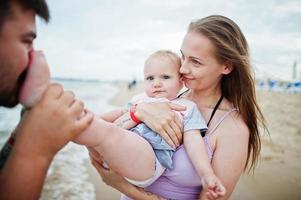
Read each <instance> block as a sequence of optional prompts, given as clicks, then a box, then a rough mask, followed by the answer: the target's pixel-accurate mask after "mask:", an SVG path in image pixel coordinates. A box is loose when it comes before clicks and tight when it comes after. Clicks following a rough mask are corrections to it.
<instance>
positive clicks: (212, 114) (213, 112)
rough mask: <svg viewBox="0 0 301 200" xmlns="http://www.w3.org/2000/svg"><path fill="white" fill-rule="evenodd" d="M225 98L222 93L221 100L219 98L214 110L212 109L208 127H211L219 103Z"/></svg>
mask: <svg viewBox="0 0 301 200" xmlns="http://www.w3.org/2000/svg"><path fill="white" fill-rule="evenodd" d="M223 98H224V96H223V95H222V96H221V97H220V98H219V100H218V102H217V103H216V105H215V106H214V108H213V111H212V113H211V115H210V119H209V121H208V123H207V127H209V124H210V122H211V119H212V118H213V116H214V114H215V112H216V110H217V109H218V107H219V105H220V104H221V102H222V100H223Z"/></svg>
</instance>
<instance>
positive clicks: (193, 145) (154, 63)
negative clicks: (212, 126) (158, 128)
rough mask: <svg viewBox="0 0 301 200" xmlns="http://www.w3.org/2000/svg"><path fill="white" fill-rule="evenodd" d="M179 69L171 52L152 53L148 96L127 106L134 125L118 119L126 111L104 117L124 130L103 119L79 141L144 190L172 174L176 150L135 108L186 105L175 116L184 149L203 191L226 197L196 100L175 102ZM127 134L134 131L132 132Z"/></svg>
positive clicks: (147, 75)
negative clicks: (137, 116) (168, 172)
mask: <svg viewBox="0 0 301 200" xmlns="http://www.w3.org/2000/svg"><path fill="white" fill-rule="evenodd" d="M180 66H181V61H180V57H179V56H177V55H176V54H175V53H173V52H171V51H157V52H155V53H153V54H152V55H151V56H150V57H149V58H148V59H147V60H146V62H145V65H144V84H145V93H143V94H140V95H136V96H135V97H134V98H133V99H132V101H131V102H130V103H129V104H130V105H129V106H128V108H129V110H130V115H131V117H132V121H128V122H127V123H124V117H125V118H127V115H126V116H123V117H121V118H118V117H119V116H121V115H122V114H123V110H122V109H118V110H115V111H112V112H109V113H106V114H104V115H103V117H104V118H105V119H108V118H110V120H109V121H114V122H115V123H116V124H117V125H118V126H119V127H121V128H122V129H121V128H118V127H117V126H116V125H113V124H109V123H104V122H101V121H100V120H99V121H98V122H97V123H96V122H95V123H92V124H91V128H88V129H87V130H86V131H85V132H84V133H83V134H82V135H80V136H79V138H77V139H76V140H75V141H76V142H77V143H79V144H83V145H87V146H88V147H91V148H92V149H93V150H95V151H97V152H98V153H99V154H101V156H102V157H103V159H104V160H105V162H106V164H108V166H109V167H110V168H112V169H114V170H116V171H118V172H119V173H120V174H121V175H123V176H125V177H126V179H127V180H128V181H129V182H131V183H132V184H135V185H137V186H139V187H142V188H145V187H147V186H149V185H151V184H152V183H153V182H155V181H156V180H157V179H158V178H159V177H160V176H161V175H162V173H163V172H164V171H165V169H169V170H172V169H173V164H172V163H173V162H172V156H173V153H174V151H175V150H174V148H172V147H170V146H169V145H168V144H167V143H166V142H165V141H164V140H163V138H162V137H161V136H160V135H158V134H157V133H155V132H153V131H152V130H151V129H150V128H148V127H147V126H146V125H145V124H143V123H139V121H136V120H135V116H134V115H133V111H134V109H135V105H136V104H137V103H142V102H148V103H150V102H152V103H155V102H169V101H172V102H173V103H177V104H180V105H184V106H186V108H187V109H186V110H185V111H182V112H177V115H178V117H179V119H180V120H181V121H182V122H181V123H182V124H183V133H184V146H185V148H186V149H187V152H188V155H189V157H190V159H191V161H192V163H193V166H194V168H195V169H196V171H197V174H198V175H199V176H200V179H201V180H202V186H203V188H205V189H206V190H210V192H211V193H213V194H214V195H216V196H217V197H220V196H223V195H224V194H225V189H224V187H223V185H222V183H221V182H220V180H219V179H218V178H217V177H216V175H215V174H214V172H213V170H212V168H211V166H210V162H209V159H208V154H207V149H206V147H205V145H204V141H203V139H202V136H201V132H205V131H206V130H207V126H206V124H205V122H204V120H203V117H202V116H201V114H200V113H199V111H198V109H197V106H196V105H195V104H194V103H193V102H192V101H189V100H187V99H184V98H177V95H178V93H179V92H180V90H181V89H182V87H183V83H182V81H181V80H180V74H179V69H180ZM134 126H135V127H134ZM132 127H134V128H132ZM130 128H132V129H130ZM125 129H130V131H131V132H130V131H127V130H125ZM138 135H139V136H141V137H139V136H138ZM137 136H138V137H137ZM142 138H144V139H142ZM116 141H118V142H117V143H116ZM196 152H197V153H196Z"/></svg>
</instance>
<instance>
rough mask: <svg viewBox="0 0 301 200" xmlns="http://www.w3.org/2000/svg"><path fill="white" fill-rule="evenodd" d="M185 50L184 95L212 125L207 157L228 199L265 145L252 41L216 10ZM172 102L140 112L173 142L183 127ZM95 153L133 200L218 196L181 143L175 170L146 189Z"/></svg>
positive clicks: (108, 177) (195, 29)
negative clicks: (203, 186) (251, 58)
mask: <svg viewBox="0 0 301 200" xmlns="http://www.w3.org/2000/svg"><path fill="white" fill-rule="evenodd" d="M181 54H182V66H181V68H180V73H181V74H182V79H183V81H184V84H185V86H186V87H187V88H188V91H187V92H185V93H184V94H182V97H183V98H187V99H189V100H192V101H194V102H195V103H196V104H197V106H198V108H199V110H200V111H201V113H202V114H203V116H204V117H205V119H206V120H207V124H208V128H209V130H208V131H207V133H206V135H205V137H204V140H205V142H206V144H207V146H208V156H209V157H210V159H211V164H212V167H213V169H214V171H215V173H216V175H217V176H218V177H219V178H220V179H221V181H222V182H223V184H224V186H225V187H226V190H227V194H226V195H225V196H224V197H223V198H222V199H228V198H229V197H230V195H231V193H232V191H233V190H234V187H235V185H236V183H237V181H238V180H239V177H240V175H241V174H242V173H243V171H244V170H246V169H247V168H248V167H249V169H254V167H255V165H256V161H257V159H258V156H259V152H260V147H261V141H260V134H259V127H258V123H261V124H262V125H263V127H265V122H264V118H263V116H262V113H261V111H260V109H259V107H258V104H257V102H256V97H255V88H254V80H253V78H252V76H251V66H250V61H249V52H248V44H247V41H246V39H245V37H244V35H243V34H242V32H241V30H240V28H239V27H238V26H237V25H236V24H235V23H234V22H233V21H232V20H230V19H228V18H226V17H223V16H218V15H214V16H209V17H206V18H203V19H200V20H197V21H195V22H192V23H191V24H190V25H189V28H188V32H187V34H186V35H185V37H184V40H183V43H182V47H181ZM173 106H174V105H172V106H171V105H168V104H155V105H154V104H152V105H150V104H141V105H138V106H137V109H136V112H135V115H136V117H137V118H139V119H140V120H141V121H143V122H144V123H146V124H147V125H148V126H149V127H150V128H152V129H153V130H155V131H156V132H158V133H159V134H161V135H162V137H164V138H167V142H169V141H170V140H175V139H174V138H177V137H179V136H178V135H177V134H176V133H175V132H177V130H178V129H179V127H177V126H178V125H177V124H178V122H177V119H176V117H175V116H174V115H173V114H172V112H170V111H171V109H172V107H173ZM166 122H168V123H166ZM167 135H168V136H169V138H168V137H166V136H167ZM91 153H92V154H93V152H91ZM93 157H94V160H93V164H94V166H95V167H96V168H97V169H98V171H99V173H100V175H102V177H103V179H104V181H105V182H106V183H107V184H109V185H111V186H113V187H115V188H116V189H118V190H120V191H121V192H123V193H124V194H125V195H127V196H129V197H131V198H133V199H158V198H160V197H163V198H167V199H168V198H170V199H198V198H200V199H213V198H215V196H214V195H213V194H211V193H210V192H207V191H202V189H201V184H200V183H201V181H200V179H199V178H198V176H197V175H196V173H195V171H194V169H193V167H192V165H191V163H190V160H189V159H188V157H187V154H186V151H185V148H184V147H183V146H182V145H181V146H180V147H178V148H177V151H176V153H175V155H174V157H173V160H174V169H173V170H171V171H166V172H165V173H164V174H163V175H162V176H161V178H160V179H158V180H157V181H156V182H155V183H153V184H152V185H151V186H150V187H148V188H146V189H145V191H144V190H141V189H138V188H136V187H135V186H133V185H130V184H129V183H127V182H126V181H125V180H124V179H122V178H121V177H119V176H118V175H116V174H114V173H113V172H112V171H110V170H108V171H106V170H104V169H103V168H102V167H101V164H100V162H97V158H96V156H95V155H94V156H93ZM150 193H152V194H150ZM122 199H128V198H127V197H125V196H124V197H122Z"/></svg>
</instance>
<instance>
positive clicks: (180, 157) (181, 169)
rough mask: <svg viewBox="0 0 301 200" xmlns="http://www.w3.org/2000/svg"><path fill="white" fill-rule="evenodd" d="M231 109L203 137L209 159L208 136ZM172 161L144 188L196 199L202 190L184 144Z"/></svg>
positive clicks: (175, 197) (168, 196)
mask: <svg viewBox="0 0 301 200" xmlns="http://www.w3.org/2000/svg"><path fill="white" fill-rule="evenodd" d="M233 111H236V109H231V110H229V111H227V112H226V113H225V114H224V115H223V116H222V117H221V118H220V120H219V121H218V122H217V123H216V124H215V126H214V127H212V128H210V129H209V131H208V132H207V134H206V136H205V137H204V138H203V139H204V142H205V145H206V146H207V150H208V157H209V159H210V161H211V159H212V156H213V150H212V147H211V145H210V142H209V137H210V135H211V134H212V133H213V132H214V131H215V130H216V128H217V127H218V126H219V125H220V124H221V122H222V121H223V120H224V119H225V118H226V117H227V116H229V114H230V113H232V112H233ZM173 163H174V168H173V169H172V170H166V171H165V172H164V173H163V174H162V176H161V177H160V178H159V179H158V180H157V181H155V182H154V183H153V184H152V185H150V186H149V187H147V188H145V190H146V191H149V192H151V193H154V194H156V195H158V196H161V197H164V198H166V199H173V200H193V199H198V197H199V195H200V192H201V190H202V186H201V179H200V177H199V176H198V174H197V172H196V171H195V169H194V167H193V165H192V163H191V161H190V159H189V157H188V155H187V152H186V150H185V147H184V145H181V146H179V147H178V148H177V150H176V152H175V153H174V155H173ZM121 200H131V199H130V198H128V197H126V196H125V195H122V196H121Z"/></svg>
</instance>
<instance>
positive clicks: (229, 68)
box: [222, 61, 233, 75]
mask: <svg viewBox="0 0 301 200" xmlns="http://www.w3.org/2000/svg"><path fill="white" fill-rule="evenodd" d="M232 70H233V64H232V62H230V61H226V62H225V63H224V65H223V72H222V74H225V75H227V74H230V73H231V72H232Z"/></svg>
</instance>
